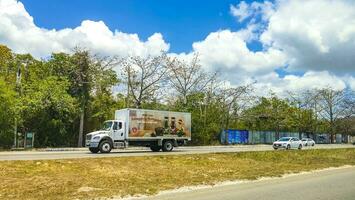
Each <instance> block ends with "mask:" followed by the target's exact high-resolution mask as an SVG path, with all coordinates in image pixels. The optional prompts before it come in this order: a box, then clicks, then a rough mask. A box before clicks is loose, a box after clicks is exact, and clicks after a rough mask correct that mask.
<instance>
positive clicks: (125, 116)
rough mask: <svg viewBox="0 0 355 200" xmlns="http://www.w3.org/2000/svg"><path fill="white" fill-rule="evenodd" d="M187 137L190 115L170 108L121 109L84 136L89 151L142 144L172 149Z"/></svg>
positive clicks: (183, 142) (189, 127)
mask: <svg viewBox="0 0 355 200" xmlns="http://www.w3.org/2000/svg"><path fill="white" fill-rule="evenodd" d="M190 140H191V114H190V113H181V112H170V111H156V110H142V109H122V110H117V111H116V113H115V120H108V121H105V122H104V123H103V125H102V128H101V129H100V130H98V131H94V132H91V133H88V134H87V135H86V141H85V144H86V146H87V147H89V150H90V151H91V152H92V153H98V152H101V153H109V152H110V151H111V150H112V149H119V148H121V149H123V148H126V147H128V145H130V146H146V147H150V149H151V150H152V151H160V149H162V150H163V151H172V150H173V148H174V147H176V146H179V145H184V144H186V142H187V141H190Z"/></svg>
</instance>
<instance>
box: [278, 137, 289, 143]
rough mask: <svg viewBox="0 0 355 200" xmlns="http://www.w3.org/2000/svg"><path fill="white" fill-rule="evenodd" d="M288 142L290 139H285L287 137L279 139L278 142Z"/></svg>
mask: <svg viewBox="0 0 355 200" xmlns="http://www.w3.org/2000/svg"><path fill="white" fill-rule="evenodd" d="M289 140H290V138H287V137H283V138H280V139H279V141H281V142H287V141H289Z"/></svg>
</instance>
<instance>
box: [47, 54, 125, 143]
mask: <svg viewBox="0 0 355 200" xmlns="http://www.w3.org/2000/svg"><path fill="white" fill-rule="evenodd" d="M118 62H119V61H118V59H117V58H116V57H102V56H99V55H92V54H90V52H89V51H88V50H85V49H80V48H76V49H75V50H74V54H73V55H69V54H65V53H58V54H53V55H52V59H51V60H50V61H49V62H48V64H47V65H48V67H47V68H48V69H49V71H50V74H52V75H55V76H58V77H62V78H65V79H67V80H69V82H70V85H69V89H68V92H69V94H70V95H71V96H72V97H74V98H75V99H76V102H77V103H78V106H79V108H78V110H79V116H78V118H79V130H78V142H77V145H78V146H82V145H83V133H84V129H85V126H86V125H85V121H88V118H89V116H88V117H85V115H87V114H89V113H88V112H89V110H88V109H89V108H90V104H91V101H93V99H94V98H96V97H97V96H100V97H99V98H97V99H96V103H97V101H98V100H100V99H101V100H105V101H106V100H107V98H106V96H107V97H108V98H111V99H112V98H113V97H112V94H111V87H112V86H113V85H116V84H118V78H117V75H116V73H115V72H114V71H113V69H112V68H113V67H114V66H116V65H117V63H118ZM106 106H110V105H106ZM102 109H103V110H105V109H104V108H102ZM91 111H92V110H91ZM93 114H95V113H93ZM99 119H101V118H99Z"/></svg>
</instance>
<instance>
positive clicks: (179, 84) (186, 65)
mask: <svg viewBox="0 0 355 200" xmlns="http://www.w3.org/2000/svg"><path fill="white" fill-rule="evenodd" d="M166 67H167V69H168V77H169V83H170V85H171V86H172V87H173V88H174V89H175V90H176V91H177V92H178V93H179V94H180V95H181V97H182V99H183V103H184V104H186V103H187V96H188V95H189V94H191V93H192V92H199V91H203V90H204V89H205V88H206V86H207V85H208V83H210V82H211V81H213V80H215V78H216V74H215V73H214V74H209V73H206V72H205V71H203V69H202V66H201V65H200V64H199V59H198V54H195V55H194V56H193V57H192V59H191V61H190V62H186V61H184V60H179V59H178V58H176V57H167V59H166Z"/></svg>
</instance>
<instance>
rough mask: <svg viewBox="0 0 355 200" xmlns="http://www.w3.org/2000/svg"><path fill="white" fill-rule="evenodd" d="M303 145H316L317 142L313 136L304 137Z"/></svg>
mask: <svg viewBox="0 0 355 200" xmlns="http://www.w3.org/2000/svg"><path fill="white" fill-rule="evenodd" d="M301 141H302V144H303V146H314V145H315V144H316V142H315V141H314V140H312V139H311V138H302V139H301Z"/></svg>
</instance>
